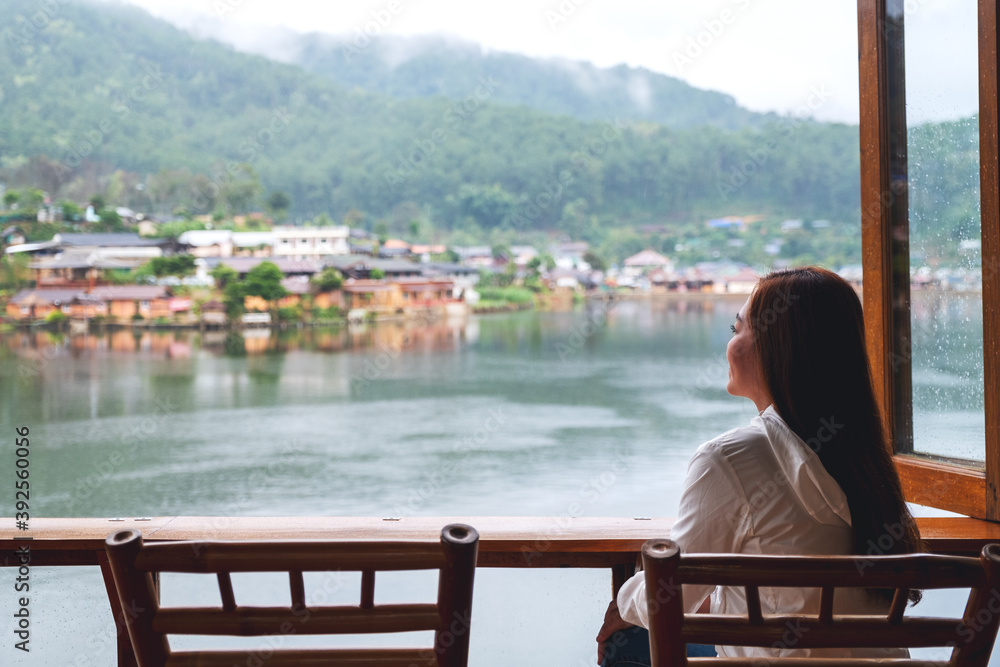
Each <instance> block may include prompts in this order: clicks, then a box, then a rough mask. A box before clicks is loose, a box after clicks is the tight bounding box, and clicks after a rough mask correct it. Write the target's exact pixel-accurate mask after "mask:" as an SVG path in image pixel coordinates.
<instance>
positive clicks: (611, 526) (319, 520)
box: [0, 516, 1000, 567]
mask: <svg viewBox="0 0 1000 667" xmlns="http://www.w3.org/2000/svg"><path fill="white" fill-rule="evenodd" d="M448 523H468V524H470V525H472V526H475V527H476V530H478V531H479V535H480V543H479V553H480V565H481V566H486V567H612V566H614V565H627V564H630V563H632V562H634V559H635V554H636V553H637V552H638V551H639V550H640V548H641V547H642V544H643V542H645V541H646V540H647V539H650V538H653V537H669V535H670V527H671V526H672V525H673V519H669V518H655V519H631V518H627V517H493V516H488V517H484V516H478V517H406V518H401V519H398V520H386V519H379V518H375V517H209V516H206V517H197V516H176V517H151V518H129V519H47V518H38V519H32V520H31V523H30V526H31V530H29V531H19V530H16V529H14V528H11V526H14V520H13V519H0V526H4V528H0V565H5V564H6V565H12V564H17V560H16V558H15V557H14V550H15V548H16V547H17V546H20V545H24V544H26V543H28V544H30V546H31V553H32V562H33V563H34V564H36V565H46V564H50V565H96V564H98V562H99V561H98V558H99V554H102V553H103V552H104V539H105V537H107V535H108V533H110V532H111V531H113V530H116V529H125V528H137V529H139V530H141V531H142V532H143V535H144V536H145V537H146V539H149V540H156V541H163V540H197V539H206V540H252V539H257V540H280V539H350V540H369V539H375V540H381V539H385V540H428V541H431V540H437V539H438V536H439V534H440V531H441V528H442V526H444V525H445V524H448ZM917 525H918V526H919V527H920V534H921V535H922V536H923V537H924V540H925V541H926V543H927V546H928V549H929V550H931V551H934V552H940V553H953V554H973V555H974V554H978V553H979V551H980V550H981V549H982V547H983V545H985V544H988V543H990V542H1000V524H996V523H990V522H987V521H980V520H978V519H970V518H967V517H954V518H952V517H949V518H920V519H917ZM878 553H879V546H878V545H877V544H874V545H872V549H871V550H870V555H877V554H878Z"/></svg>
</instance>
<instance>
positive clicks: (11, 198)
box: [3, 190, 21, 209]
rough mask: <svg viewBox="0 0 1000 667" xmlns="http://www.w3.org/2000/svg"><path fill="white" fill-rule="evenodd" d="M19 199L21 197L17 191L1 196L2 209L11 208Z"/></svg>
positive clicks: (9, 191)
mask: <svg viewBox="0 0 1000 667" xmlns="http://www.w3.org/2000/svg"><path fill="white" fill-rule="evenodd" d="M20 198H21V195H20V194H18V192H17V190H8V191H7V192H5V193H4V195H3V205H4V208H8V209H9V208H11V207H13V206H14V204H16V203H17V202H18V200H19V199H20Z"/></svg>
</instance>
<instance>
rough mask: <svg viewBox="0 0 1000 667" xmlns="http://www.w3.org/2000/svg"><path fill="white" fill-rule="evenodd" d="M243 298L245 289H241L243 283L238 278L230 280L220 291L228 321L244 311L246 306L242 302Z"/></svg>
mask: <svg viewBox="0 0 1000 667" xmlns="http://www.w3.org/2000/svg"><path fill="white" fill-rule="evenodd" d="M234 273H235V271H234ZM245 298H246V291H245V290H244V289H243V283H241V282H239V281H238V280H230V281H229V282H228V283H227V284H226V288H225V289H224V290H223V292H222V303H223V304H225V306H226V316H227V317H228V318H229V319H230V321H232V320H235V319H236V318H237V317H239V316H240V315H242V314H243V313H244V312H246V306H245V305H244V303H243V301H244V299H245Z"/></svg>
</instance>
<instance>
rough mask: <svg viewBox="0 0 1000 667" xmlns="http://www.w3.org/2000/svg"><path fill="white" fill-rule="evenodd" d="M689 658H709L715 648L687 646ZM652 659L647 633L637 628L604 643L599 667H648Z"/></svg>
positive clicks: (616, 635) (612, 637)
mask: <svg viewBox="0 0 1000 667" xmlns="http://www.w3.org/2000/svg"><path fill="white" fill-rule="evenodd" d="M687 654H688V657H689V658H711V657H714V656H715V655H716V653H715V647H714V646H708V645H706V644H688V645H687ZM651 664H653V659H652V658H651V657H650V655H649V631H648V630H646V629H645V628H640V627H638V626H636V627H634V628H628V629H627V630H619V631H618V632H616V633H615V634H613V635H611V639H609V640H608V641H607V642H606V643H605V649H604V661H603V662H602V663H601V667H649V666H650V665H651Z"/></svg>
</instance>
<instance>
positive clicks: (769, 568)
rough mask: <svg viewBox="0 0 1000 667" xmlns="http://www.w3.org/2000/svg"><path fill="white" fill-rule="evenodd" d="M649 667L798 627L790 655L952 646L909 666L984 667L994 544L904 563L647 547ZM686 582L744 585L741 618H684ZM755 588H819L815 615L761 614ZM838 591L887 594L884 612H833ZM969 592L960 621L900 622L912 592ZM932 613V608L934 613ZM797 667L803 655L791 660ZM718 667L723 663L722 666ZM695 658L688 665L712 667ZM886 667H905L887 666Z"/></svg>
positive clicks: (996, 568)
mask: <svg viewBox="0 0 1000 667" xmlns="http://www.w3.org/2000/svg"><path fill="white" fill-rule="evenodd" d="M642 562H643V569H644V571H645V580H646V601H647V608H648V610H649V625H650V627H649V634H650V648H651V650H652V655H653V667H678V666H681V665H687V664H688V658H687V657H686V651H685V645H686V644H688V643H693V644H710V645H726V646H757V647H765V648H772V647H774V646H776V645H777V646H785V645H786V644H784V643H782V642H783V641H784V640H785V639H787V633H788V629H789V628H795V630H796V631H795V637H796V639H795V648H802V649H807V648H809V649H812V648H832V649H836V648H875V647H881V648H923V647H935V646H937V647H949V648H952V653H951V659H950V660H947V661H944V660H942V661H927V660H913V661H911V662H910V663H909V664H913V665H941V666H943V665H963V666H969V667H971V666H976V665H980V666H983V667H985V665H986V664H987V662H988V661H989V657H990V652H991V651H992V648H993V642H994V640H995V638H996V634H997V626H998V623H1000V591H998V588H997V586H998V583H1000V545H997V544H990V545H987V546H986V547H984V548H983V551H982V554H981V556H980V557H979V558H964V557H957V556H943V555H934V554H926V553H921V554H907V555H902V556H762V555H748V554H736V555H734V554H728V555H710V554H684V555H681V553H680V548H679V547H678V546H677V544H676V543H675V542H672V541H671V540H665V539H664V540H649V541H648V542H646V544H645V545H643V548H642ZM683 584H699V585H716V586H735V587H742V588H744V590H745V591H746V600H747V614H746V615H745V616H735V615H720V614H685V613H684V603H683V595H682V588H681V586H682V585H683ZM760 587H792V588H819V589H821V594H820V595H821V597H820V605H819V610H818V612H817V613H815V614H808V615H806V614H781V615H777V614H776V615H764V614H763V613H762V612H761V606H760V593H759V589H760ZM837 588H875V589H894V590H895V593H894V595H893V599H892V603H891V605H890V607H889V610H888V612H887V613H885V614H881V615H871V616H841V615H835V614H834V613H833V600H834V591H835V590H836V589H837ZM937 588H969V589H970V593H969V600H968V603H967V604H966V607H965V612H964V614H963V615H962V616H959V617H952V618H943V617H936V618H925V617H910V616H906V617H904V615H903V612H904V610H905V608H906V604H907V601H908V599H909V595H910V591H911V590H925V589H937ZM933 611H934V612H935V613H937V612H938V610H933ZM795 660H796V659H795V658H777V657H773V658H772V657H768V658H767V659H766V661H765V662H766V664H768V665H776V666H777V665H781V664H782V663H783V662H786V661H787V663H788V664H793V662H794V661H795ZM798 660H799V661H801V658H799V659H798ZM719 661H720V662H721V659H720V660H719ZM712 662H713V660H712V659H706V658H693V659H691V663H692V664H712ZM876 662H877V661H876V659H874V658H873V659H868V660H866V659H860V658H858V659H850V660H848V659H827V660H822V659H818V658H814V659H810V660H809V664H810V665H816V666H817V667H822V666H823V665H847V664H865V663H868V664H875V663H876ZM725 664H726V665H727V666H731V665H747V666H750V665H760V664H762V659H761V658H760V657H755V658H745V659H744V658H736V659H734V658H726V661H725ZM893 664H907V663H905V662H893Z"/></svg>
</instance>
